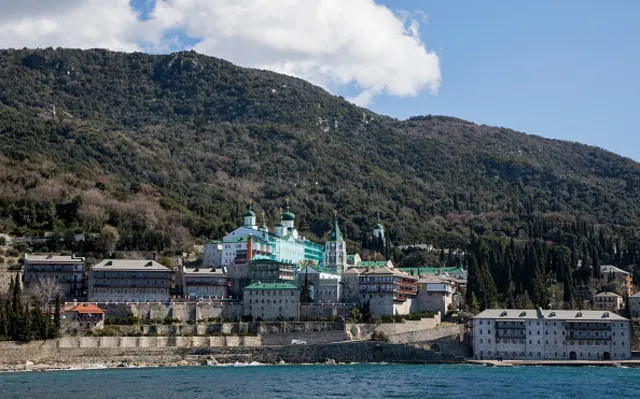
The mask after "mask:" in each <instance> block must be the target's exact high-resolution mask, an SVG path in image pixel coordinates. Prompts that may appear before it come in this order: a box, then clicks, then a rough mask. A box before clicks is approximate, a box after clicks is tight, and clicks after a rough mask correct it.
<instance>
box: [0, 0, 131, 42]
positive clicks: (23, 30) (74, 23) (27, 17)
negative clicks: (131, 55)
mask: <svg viewBox="0 0 640 399" xmlns="http://www.w3.org/2000/svg"><path fill="white" fill-rule="evenodd" d="M0 10H2V13H1V15H2V16H1V17H0V46H1V47H4V48H7V47H10V48H22V47H79V48H91V47H100V48H109V49H112V50H121V51H134V50H138V49H139V48H140V46H139V45H138V43H139V42H140V41H141V40H142V38H143V37H142V36H140V32H138V31H137V29H138V25H139V22H138V15H137V13H136V12H135V11H134V10H133V9H132V8H131V7H130V5H129V1H128V0H109V1H107V0H58V1H52V0H20V1H16V0H0Z"/></svg>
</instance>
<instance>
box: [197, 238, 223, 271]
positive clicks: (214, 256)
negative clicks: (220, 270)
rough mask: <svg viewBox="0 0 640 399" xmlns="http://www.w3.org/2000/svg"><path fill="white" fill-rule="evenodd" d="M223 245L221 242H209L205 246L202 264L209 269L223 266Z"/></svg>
mask: <svg viewBox="0 0 640 399" xmlns="http://www.w3.org/2000/svg"><path fill="white" fill-rule="evenodd" d="M222 253H223V244H222V242H221V241H209V242H208V243H206V244H205V245H204V254H203V256H202V263H204V264H205V266H207V267H220V266H222Z"/></svg>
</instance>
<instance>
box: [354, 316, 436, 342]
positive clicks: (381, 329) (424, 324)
mask: <svg viewBox="0 0 640 399" xmlns="http://www.w3.org/2000/svg"><path fill="white" fill-rule="evenodd" d="M439 324H440V313H437V314H436V315H435V316H434V317H433V318H424V319H421V320H404V321H403V322H402V323H382V324H364V323H358V324H347V326H346V330H347V331H348V333H349V336H350V337H351V339H353V340H366V339H370V338H371V335H372V334H373V333H374V332H378V333H383V334H384V335H386V336H387V337H391V336H393V335H397V334H406V333H410V332H415V331H425V330H430V329H434V328H436V326H438V325H439Z"/></svg>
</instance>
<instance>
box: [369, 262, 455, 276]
mask: <svg viewBox="0 0 640 399" xmlns="http://www.w3.org/2000/svg"><path fill="white" fill-rule="evenodd" d="M361 263H362V262H361ZM361 263H359V264H358V267H360V264H361ZM398 270H402V271H403V272H406V273H412V274H414V275H417V274H418V270H419V271H420V274H438V273H462V269H461V268H459V267H457V266H452V267H399V268H398Z"/></svg>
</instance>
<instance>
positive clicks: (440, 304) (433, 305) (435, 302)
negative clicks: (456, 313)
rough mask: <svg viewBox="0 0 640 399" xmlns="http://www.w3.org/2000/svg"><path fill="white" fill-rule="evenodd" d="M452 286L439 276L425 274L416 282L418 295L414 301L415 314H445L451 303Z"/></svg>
mask: <svg viewBox="0 0 640 399" xmlns="http://www.w3.org/2000/svg"><path fill="white" fill-rule="evenodd" d="M453 293H454V287H453V284H452V283H451V282H450V281H449V280H448V279H446V278H442V277H441V276H437V275H433V274H427V275H425V276H424V277H423V278H421V279H420V280H418V294H417V296H416V298H415V300H414V302H415V304H414V309H415V311H416V312H440V314H441V315H445V314H447V312H448V310H449V305H451V303H453Z"/></svg>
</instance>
